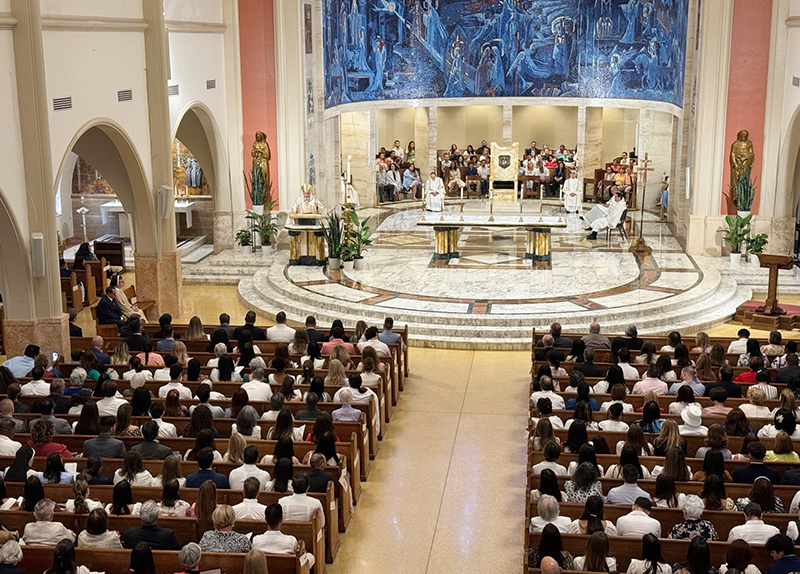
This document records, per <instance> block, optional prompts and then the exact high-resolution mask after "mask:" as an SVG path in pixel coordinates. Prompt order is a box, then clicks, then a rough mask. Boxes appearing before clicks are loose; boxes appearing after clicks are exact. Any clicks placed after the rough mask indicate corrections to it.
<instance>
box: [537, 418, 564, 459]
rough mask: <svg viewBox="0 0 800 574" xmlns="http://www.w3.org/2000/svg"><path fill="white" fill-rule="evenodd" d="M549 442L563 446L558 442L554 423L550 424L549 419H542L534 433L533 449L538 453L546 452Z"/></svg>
mask: <svg viewBox="0 0 800 574" xmlns="http://www.w3.org/2000/svg"><path fill="white" fill-rule="evenodd" d="M549 442H554V443H556V444H561V441H559V440H558V437H557V436H556V434H555V433H554V432H553V423H551V422H550V419H549V418H547V417H542V418H540V419H539V422H538V423H536V429H535V430H534V433H533V445H532V447H531V448H532V450H537V451H538V450H544V446H545V445H546V444H547V443H549Z"/></svg>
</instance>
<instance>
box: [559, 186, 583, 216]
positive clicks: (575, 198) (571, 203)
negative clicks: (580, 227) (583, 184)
mask: <svg viewBox="0 0 800 574" xmlns="http://www.w3.org/2000/svg"><path fill="white" fill-rule="evenodd" d="M563 191H564V209H566V210H567V212H568V213H575V212H576V211H579V210H580V208H581V196H580V183H579V181H578V178H577V177H575V178H573V177H571V178H569V179H568V180H567V181H565V182H564V187H563Z"/></svg>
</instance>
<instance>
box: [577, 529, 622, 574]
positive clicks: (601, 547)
mask: <svg viewBox="0 0 800 574" xmlns="http://www.w3.org/2000/svg"><path fill="white" fill-rule="evenodd" d="M573 563H574V565H575V569H576V570H590V571H592V572H612V571H614V570H616V569H617V559H616V558H614V557H613V556H609V555H608V536H607V535H606V534H605V532H599V531H598V532H595V533H593V534H592V535H591V536H590V537H589V541H588V542H587V543H586V554H585V555H584V556H576V557H575V560H574V562H573Z"/></svg>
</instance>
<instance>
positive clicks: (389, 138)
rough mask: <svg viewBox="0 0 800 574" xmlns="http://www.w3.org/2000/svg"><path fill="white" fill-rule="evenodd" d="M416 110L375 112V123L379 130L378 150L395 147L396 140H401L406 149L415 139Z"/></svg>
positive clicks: (397, 109)
mask: <svg viewBox="0 0 800 574" xmlns="http://www.w3.org/2000/svg"><path fill="white" fill-rule="evenodd" d="M414 116H415V113H414V108H391V109H386V110H375V123H376V124H377V128H378V149H379V150H380V149H381V147H385V148H386V149H387V150H388V149H392V147H394V140H400V145H401V146H403V148H404V149H405V148H406V147H407V146H408V142H410V141H411V140H413V139H414Z"/></svg>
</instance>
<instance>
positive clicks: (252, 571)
mask: <svg viewBox="0 0 800 574" xmlns="http://www.w3.org/2000/svg"><path fill="white" fill-rule="evenodd" d="M242 574H269V571H268V570H267V555H266V554H264V553H263V552H261V550H251V551H250V552H248V553H247V555H246V556H245V557H244V571H243V572H242Z"/></svg>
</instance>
